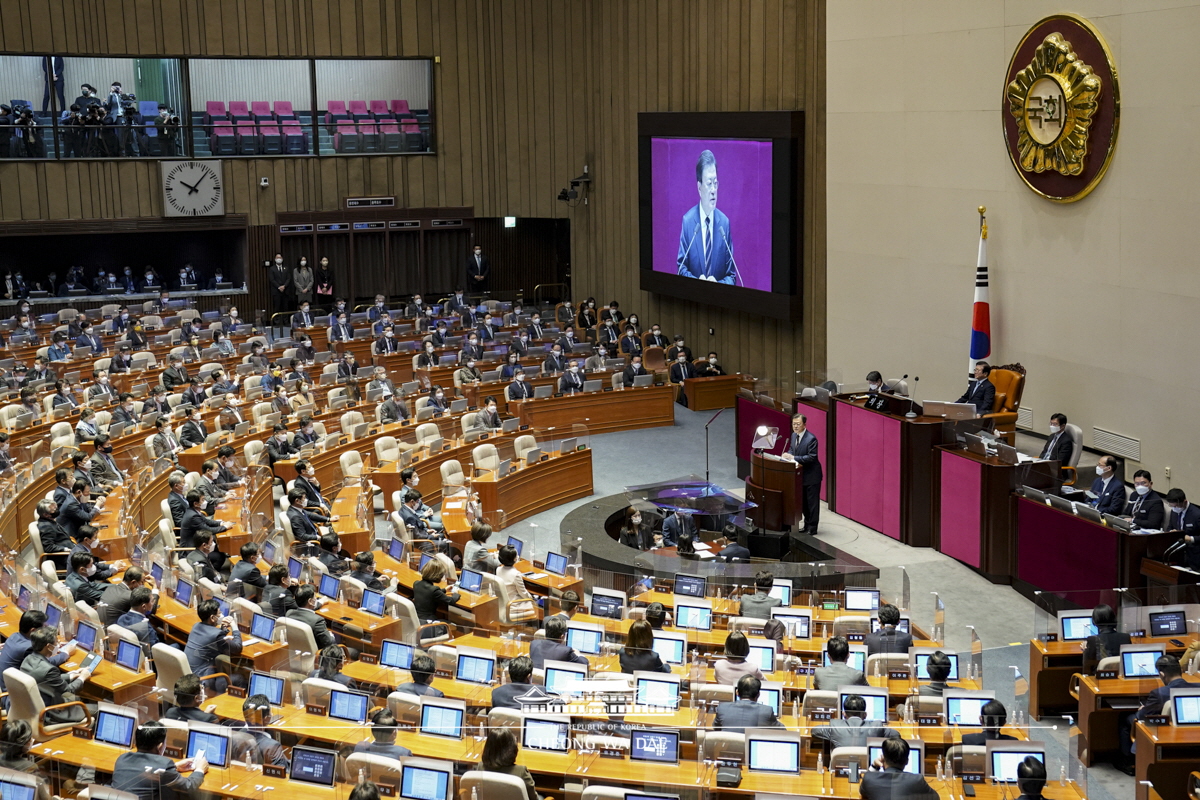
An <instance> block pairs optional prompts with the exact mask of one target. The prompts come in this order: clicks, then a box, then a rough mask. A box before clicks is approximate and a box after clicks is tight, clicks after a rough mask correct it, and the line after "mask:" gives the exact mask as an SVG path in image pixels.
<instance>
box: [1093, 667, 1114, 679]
mask: <svg viewBox="0 0 1200 800" xmlns="http://www.w3.org/2000/svg"><path fill="white" fill-rule="evenodd" d="M1116 679H1117V671H1116V670H1115V669H1101V670H1096V680H1098V681H1111V680H1116Z"/></svg>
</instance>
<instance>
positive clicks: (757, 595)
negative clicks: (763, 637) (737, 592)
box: [738, 569, 782, 619]
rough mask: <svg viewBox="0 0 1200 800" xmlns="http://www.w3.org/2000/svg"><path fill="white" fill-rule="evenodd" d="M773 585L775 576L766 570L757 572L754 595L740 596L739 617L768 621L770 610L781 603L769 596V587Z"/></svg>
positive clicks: (776, 598)
mask: <svg viewBox="0 0 1200 800" xmlns="http://www.w3.org/2000/svg"><path fill="white" fill-rule="evenodd" d="M774 585H775V575H774V574H772V573H771V572H769V571H767V570H765V569H764V570H759V571H758V572H757V573H756V574H755V575H754V594H752V595H742V599H741V601H740V603H739V606H738V616H739V617H753V618H754V619H770V618H771V609H772V608H775V607H776V606H778V605H779V604H780V603H781V602H782V601H781V600H780V599H779V598H778V597H772V596H771V587H773V586H774Z"/></svg>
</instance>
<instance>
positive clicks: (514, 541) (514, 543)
mask: <svg viewBox="0 0 1200 800" xmlns="http://www.w3.org/2000/svg"><path fill="white" fill-rule="evenodd" d="M508 545H509V547H515V548H516V549H517V558H520V557H521V551H522V550H524V549H525V542H524V541H522V540H521V539H518V538H517V537H515V536H510V537H508Z"/></svg>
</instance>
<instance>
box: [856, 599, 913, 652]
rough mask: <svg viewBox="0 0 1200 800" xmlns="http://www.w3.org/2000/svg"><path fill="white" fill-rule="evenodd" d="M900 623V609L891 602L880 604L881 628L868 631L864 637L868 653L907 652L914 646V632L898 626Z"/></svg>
mask: <svg viewBox="0 0 1200 800" xmlns="http://www.w3.org/2000/svg"><path fill="white" fill-rule="evenodd" d="M899 624H900V609H898V608H896V607H895V606H894V605H892V604H891V603H882V604H880V606H879V630H877V631H875V632H874V633H868V634H867V635H866V638H864V639H863V642H864V644H866V646H867V655H868V656H873V655H875V654H876V653H907V652H908V648H910V647H912V644H913V639H912V634H910V633H905V632H904V631H902V630H898V629H897V628H896V626H897V625H899Z"/></svg>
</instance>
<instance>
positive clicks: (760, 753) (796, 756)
mask: <svg viewBox="0 0 1200 800" xmlns="http://www.w3.org/2000/svg"><path fill="white" fill-rule="evenodd" d="M746 767H747V768H748V769H751V770H754V771H755V772H788V773H791V772H799V771H800V743H799V742H792V741H780V740H778V739H750V740H749V741H747V742H746Z"/></svg>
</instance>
